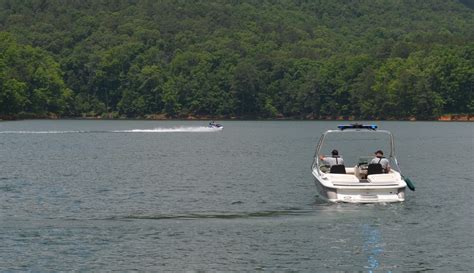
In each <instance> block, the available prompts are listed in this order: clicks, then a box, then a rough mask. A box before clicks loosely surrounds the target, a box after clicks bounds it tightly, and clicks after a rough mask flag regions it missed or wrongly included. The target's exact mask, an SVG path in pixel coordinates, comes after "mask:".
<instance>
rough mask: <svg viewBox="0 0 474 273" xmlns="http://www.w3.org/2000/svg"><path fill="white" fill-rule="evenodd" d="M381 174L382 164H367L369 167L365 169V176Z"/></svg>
mask: <svg viewBox="0 0 474 273" xmlns="http://www.w3.org/2000/svg"><path fill="white" fill-rule="evenodd" d="M381 173H383V168H382V164H380V163H374V164H369V167H368V168H367V175H371V174H381Z"/></svg>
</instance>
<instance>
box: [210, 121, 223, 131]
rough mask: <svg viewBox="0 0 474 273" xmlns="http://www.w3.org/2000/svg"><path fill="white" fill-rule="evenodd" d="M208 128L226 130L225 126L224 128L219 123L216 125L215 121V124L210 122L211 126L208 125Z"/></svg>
mask: <svg viewBox="0 0 474 273" xmlns="http://www.w3.org/2000/svg"><path fill="white" fill-rule="evenodd" d="M207 127H209V128H213V129H224V126H222V125H221V124H219V123H215V122H214V121H213V122H209V125H208V126H207Z"/></svg>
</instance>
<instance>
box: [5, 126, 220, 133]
mask: <svg viewBox="0 0 474 273" xmlns="http://www.w3.org/2000/svg"><path fill="white" fill-rule="evenodd" d="M219 131H222V128H209V127H205V126H199V127H173V128H160V127H158V128H154V129H129V130H109V131H99V130H90V131H57V130H54V131H0V134H99V133H212V132H219Z"/></svg>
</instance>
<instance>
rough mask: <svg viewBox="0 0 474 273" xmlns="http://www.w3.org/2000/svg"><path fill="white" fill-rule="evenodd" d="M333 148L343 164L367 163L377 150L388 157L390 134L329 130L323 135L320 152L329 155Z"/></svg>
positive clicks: (389, 153) (389, 152)
mask: <svg viewBox="0 0 474 273" xmlns="http://www.w3.org/2000/svg"><path fill="white" fill-rule="evenodd" d="M334 149H336V150H338V151H339V156H340V157H342V158H343V159H344V165H345V166H355V165H358V164H364V163H365V164H367V163H368V162H370V160H371V159H372V158H374V153H375V151H378V150H382V151H383V152H384V156H385V157H386V158H388V159H390V155H391V139H390V134H389V133H387V132H380V131H330V132H327V133H326V135H325V137H324V141H323V143H322V146H321V147H320V154H323V155H326V156H330V155H331V151H332V150H334ZM390 161H392V160H390Z"/></svg>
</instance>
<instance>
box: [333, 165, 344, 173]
mask: <svg viewBox="0 0 474 273" xmlns="http://www.w3.org/2000/svg"><path fill="white" fill-rule="evenodd" d="M329 172H330V173H341V174H345V173H346V166H344V165H332V166H331V169H330V170H329Z"/></svg>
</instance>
